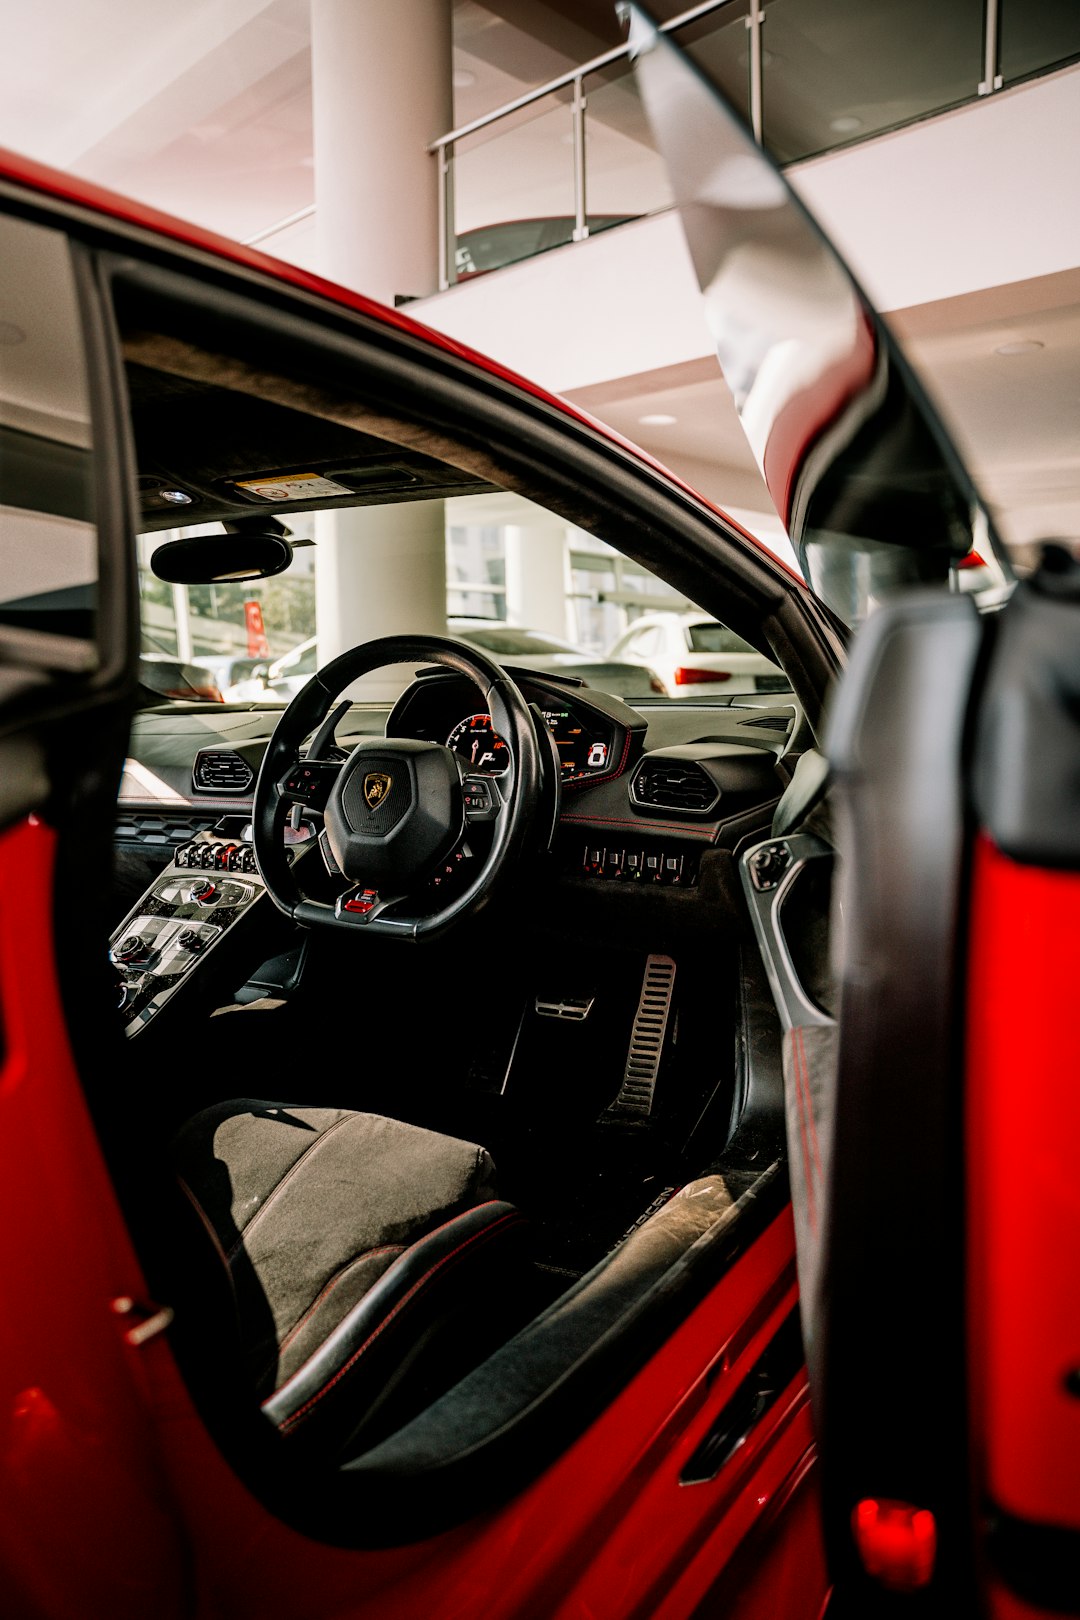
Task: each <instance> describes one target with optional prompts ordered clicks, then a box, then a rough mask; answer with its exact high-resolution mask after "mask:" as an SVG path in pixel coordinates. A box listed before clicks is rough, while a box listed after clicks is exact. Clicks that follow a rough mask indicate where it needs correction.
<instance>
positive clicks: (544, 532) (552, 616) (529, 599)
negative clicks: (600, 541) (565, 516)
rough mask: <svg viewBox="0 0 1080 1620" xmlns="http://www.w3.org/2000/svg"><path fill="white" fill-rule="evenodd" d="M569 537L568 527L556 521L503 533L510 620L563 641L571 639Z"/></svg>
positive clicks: (508, 529)
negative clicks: (568, 615) (567, 616)
mask: <svg viewBox="0 0 1080 1620" xmlns="http://www.w3.org/2000/svg"><path fill="white" fill-rule="evenodd" d="M568 536H569V530H568V529H567V527H566V525H565V524H564V523H559V522H558V521H557V520H554V519H548V520H547V521H546V522H540V523H536V524H529V525H528V526H521V527H518V526H517V525H516V524H515V525H510V526H508V527H507V528H506V529H505V530H504V538H505V543H506V617H507V619H508V620H509V622H510V623H511V624H521V625H526V626H528V628H529V629H531V630H541V631H543V632H544V634H545V635H549V636H557V637H559V639H560V640H562V641H566V640H567V639H569V638H568V635H567V623H566V604H567V598H568V595H569V579H568V559H567V551H568V547H567V539H568Z"/></svg>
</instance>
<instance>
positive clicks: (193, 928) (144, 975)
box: [109, 818, 264, 1036]
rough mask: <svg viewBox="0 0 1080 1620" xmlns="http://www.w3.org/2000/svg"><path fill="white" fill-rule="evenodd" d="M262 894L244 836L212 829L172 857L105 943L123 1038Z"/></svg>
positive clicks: (146, 1020)
mask: <svg viewBox="0 0 1080 1620" xmlns="http://www.w3.org/2000/svg"><path fill="white" fill-rule="evenodd" d="M230 819H231V818H230ZM263 893H264V890H263V882H262V879H261V878H260V876H259V874H258V871H257V870H256V867H255V856H254V852H253V850H252V848H251V845H250V843H248V842H247V841H246V840H245V839H243V838H242V837H239V838H238V837H235V836H229V834H228V833H226V832H222V831H219V830H218V829H216V828H215V829H214V830H213V831H209V830H207V831H204V832H200V833H198V834H197V835H196V836H195V838H193V839H192V840H191V841H190V842H189V843H186V844H181V845H180V846H179V848H178V849H176V850H175V851H174V853H173V858H172V860H171V862H170V863H169V865H168V866H167V867H166V868H165V870H164V872H162V873H161V875H160V876H159V877H158V878H157V879H155V881H154V883H153V884H152V885H151V886H150V888H149V889H148V890H147V891H146V893H145V894H144V895H143V897H142V899H141V900H139V901H138V903H137V904H136V905H135V906H134V907H133V908H132V910H131V911H129V912H128V914H127V916H126V917H125V918H124V920H123V922H122V923H121V924H120V926H119V928H117V930H116V932H115V933H114V934H113V936H112V939H111V940H110V945H109V956H110V958H111V960H112V962H113V964H114V966H115V968H116V970H117V974H118V984H117V990H118V994H119V997H120V1012H121V1017H122V1019H123V1021H124V1026H125V1033H126V1034H127V1035H129V1036H132V1035H137V1034H138V1033H139V1032H140V1031H141V1030H143V1029H145V1027H146V1025H147V1024H148V1023H149V1022H150V1020H151V1019H152V1018H153V1017H154V1016H155V1015H156V1014H157V1013H159V1012H160V1011H161V1009H162V1007H163V1006H164V1005H165V1003H166V1002H167V1001H168V1000H169V999H170V997H171V996H173V995H175V993H176V992H177V990H178V989H179V988H180V986H181V985H182V984H184V983H185V981H186V980H187V979H188V978H189V977H190V975H191V972H192V969H193V968H194V966H195V964H196V963H197V962H198V961H199V960H200V959H201V958H202V957H204V956H206V955H207V954H208V953H210V952H211V951H213V950H214V949H216V948H217V947H218V946H220V944H221V943H222V941H223V940H224V938H225V936H226V935H227V934H228V932H229V930H230V929H231V928H233V927H234V925H235V924H236V923H237V921H238V920H239V919H240V918H241V917H242V916H244V914H245V913H246V912H248V911H250V909H251V907H252V906H253V905H254V904H255V903H256V902H257V901H258V900H259V899H261V898H262V896H263Z"/></svg>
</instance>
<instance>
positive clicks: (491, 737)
mask: <svg viewBox="0 0 1080 1620" xmlns="http://www.w3.org/2000/svg"><path fill="white" fill-rule="evenodd" d="M446 746H447V748H452V749H453V750H454V752H455V754H460V755H461V757H462V759H464V760H465V762H466V764H467V765H468V766H469V769H470V770H473V771H486V772H488V774H489V775H491V776H497V775H499V774H500V773H501V772H502V771H505V769H506V767H507V766H508V765H509V763H510V750H509V749H508V748H507V746H506V744H505V743H504V742H503V740H502V738H501V737H500V736H499V733H498V732H497V731H496V730H495V729H494V727H493V726H492V724H491V716H490V714H469V715H466V717H465V719H464V720H459V721H458V723H457V725H456V726H455V727H454V729H453V731H452V732H451V733H450V735H449V737H447V739H446Z"/></svg>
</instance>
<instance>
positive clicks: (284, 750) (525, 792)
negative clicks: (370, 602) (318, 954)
mask: <svg viewBox="0 0 1080 1620" xmlns="http://www.w3.org/2000/svg"><path fill="white" fill-rule="evenodd" d="M418 663H428V664H441V665H443V666H445V667H446V668H447V669H451V670H453V671H454V672H455V673H456V674H458V675H465V676H467V677H468V679H469V680H470V681H472V682H473V683H474V685H476V686H477V687H478V688H479V689H480V692H481V694H482V695H483V700H484V703H485V705H486V707H487V712H488V713H490V715H491V722H492V725H493V727H494V729H495V730H496V731H497V732H498V734H499V736H500V737H501V738H502V739H503V741H504V742H505V743H506V745H507V749H508V752H509V755H510V763H509V765H508V767H507V769H506V771H505V772H503V774H502V775H501V776H499V777H495V776H488V775H482V774H479V773H476V772H473V771H470V769H469V768H468V766H467V764H466V762H465V760H464V759H462V758H461V756H460V755H459V754H456V753H454V751H453V750H452V749H450V748H446V747H443V745H442V744H440V743H433V742H418V741H414V740H413V739H411V738H405V737H380V738H374V737H373V738H365V739H364V740H363V741H362V742H359V743H357V745H356V747H355V748H354V749H353V751H352V753H351V754H350V755H349V756H348V758H347V759H346V760H345V761H344V763H343V764H341V765H338V764H336V763H333V762H330V761H325V760H320V759H318V758H317V752H319V751H321V749H322V748H323V747H324V746H325V744H326V743H328V742H329V741H330V739H331V737H332V735H333V729H334V727H333V721H330V722H329V723H326V724H324V722H326V721H327V717H328V715H329V714H330V710H331V706H332V705H333V704H334V701H335V699H336V698H338V697H339V696H340V694H341V693H342V692H343V691H344V690H345V688H346V687H348V686H351V685H352V683H353V682H354V681H356V680H358V679H359V678H360V676H361V675H367V674H369V673H370V672H371V671H372V670H375V669H381V668H382V667H383V666H384V665H386V664H418ZM538 728H539V730H538ZM313 731H314V732H317V733H318V734H317V736H316V737H315V738H314V740H313V743H312V748H311V750H310V753H309V756H308V757H306V758H304V759H303V760H301V758H300V746H301V744H302V743H303V741H304V739H305V737H307V736H309V735H310V734H311V733H312V732H313ZM539 731H542V732H543V736H544V741H543V742H542V741H541V737H540V735H539ZM544 746H546V747H548V748H549V750H550V746H551V744H550V739H549V738H548V734H547V727H546V726H544V724H543V721H542V720H540V719H538V718H537V717H536V716H534V713H533V711H532V710H531V709H530V707H529V705H528V704H527V703H526V701H525V699H524V697H523V696H522V694H521V692H520V691H519V690H518V688H517V686H515V684H514V682H513V681H512V680H511V679H510V677H509V676H508V675H507V673H506V671H505V670H503V669H501V668H500V667H499V665H498V664H496V663H494V662H493V661H492V660H491V659H490V658H486V657H485V656H484V655H483V653H480V652H477V651H476V650H474V649H473V648H471V647H464V646H462V645H460V644H459V643H458V642H455V641H449V640H446V639H443V638H441V637H438V636H421V635H416V636H384V637H382V638H381V639H380V640H378V641H367V642H364V643H363V644H362V645H361V646H359V647H353V648H352V650H351V651H349V652H345V653H342V654H341V656H340V657H339V658H335V659H333V660H332V661H331V662H330V663H329V664H326V665H324V666H323V668H322V669H320V670H318V671H317V673H316V674H314V675H313V676H312V677H311V679H310V680H309V681H308V682H307V684H306V685H305V686H303V687H302V688H301V690H300V691H299V692H298V693H297V694H296V696H295V697H294V698H293V700H292V702H291V703H290V704H289V706H288V708H287V709H286V710H285V712H284V714H283V715H282V716H281V719H280V720H279V721H278V723H277V726H276V727H275V728H274V734H273V736H272V737H271V739H270V742H269V745H268V747H267V750H266V753H265V754H264V756H263V762H262V768H261V770H260V771H259V779H258V782H257V783H256V786H255V800H254V805H253V807H252V818H251V820H252V842H253V845H254V851H255V862H256V865H257V866H258V869H259V875H260V876H261V878H262V880H263V883H264V884H265V885H266V890H267V893H268V894H269V895H270V898H271V900H273V902H274V904H275V905H276V906H277V908H278V910H279V911H283V912H284V913H285V914H286V916H289V917H292V918H293V919H294V920H295V921H296V922H299V923H304V924H315V925H321V926H329V927H333V928H345V929H351V930H354V931H362V932H364V933H368V934H385V935H392V936H393V937H394V938H397V939H412V940H417V939H425V938H431V937H432V936H434V935H436V934H441V933H442V932H443V930H444V929H446V928H448V927H449V926H450V925H451V924H453V923H456V922H458V921H460V920H461V919H462V918H464V917H466V916H469V915H471V914H472V913H474V912H476V911H478V910H479V909H480V907H481V906H482V905H484V904H485V902H486V901H487V900H488V899H489V898H490V895H491V893H492V891H493V890H494V888H495V887H496V885H497V883H498V881H499V879H500V878H501V877H502V876H503V875H504V874H506V873H507V872H508V871H509V870H510V869H511V868H512V867H513V865H514V864H515V862H516V860H517V858H518V856H519V855H520V854H521V851H522V849H523V847H524V846H525V844H526V842H527V840H528V839H529V837H530V834H531V832H532V830H533V828H534V826H535V823H536V819H537V815H538V812H539V809H540V805H541V800H542V796H543V790H544V784H545V782H546V780H547V778H548V776H549V772H548V770H547V765H548V761H547V760H546V758H545V757H544V755H543V754H542V747H544ZM329 779H332V781H333V785H332V787H330V791H329V796H328V797H327V798H326V805H325V811H324V825H323V831H322V832H321V833H320V835H319V843H320V846H321V848H322V851H323V858H324V860H325V863H326V866H327V868H328V869H329V871H330V872H331V874H333V875H335V876H338V877H339V878H340V879H341V881H342V883H343V884H344V885H345V886H344V887H343V889H342V892H341V893H340V894H339V895H338V896H337V898H336V899H335V900H334V901H333V902H332V903H331V902H328V901H325V900H317V899H312V898H310V897H308V896H307V895H305V894H304V893H303V892H302V890H301V889H300V886H299V883H298V881H297V876H296V874H295V873H294V871H293V868H292V866H291V864H290V860H289V852H288V851H287V849H286V847H285V843H284V831H285V823H286V820H287V818H288V815H289V811H290V809H291V807H292V805H293V804H297V803H299V804H303V805H311V804H313V803H316V804H317V803H318V801H319V798H320V797H321V794H322V792H324V791H325V787H326V785H327V783H328V780H329ZM557 786H558V771H557V770H556V771H555V773H554V791H557ZM552 820H554V815H553V817H552ZM474 823H488V824H490V825H491V827H492V839H491V847H490V850H489V851H488V854H487V856H486V858H485V859H484V860H483V862H482V863H481V865H480V870H479V872H478V873H477V875H476V877H475V878H473V880H472V882H471V883H469V885H468V887H467V888H466V889H465V890H464V891H463V892H461V893H459V894H457V895H456V897H455V898H454V899H452V900H450V901H448V902H447V903H445V904H443V905H441V906H439V905H436V909H435V910H433V911H431V912H425V913H424V914H423V915H419V916H414V915H405V914H402V913H401V912H400V910H399V908H400V907H401V905H402V902H403V901H405V900H406V899H407V898H408V896H409V895H410V894H412V893H414V892H415V890H416V889H418V888H419V887H420V885H421V884H422V883H423V882H424V881H425V880H426V879H427V878H428V877H429V875H430V874H431V873H432V872H434V871H435V870H436V869H437V868H438V866H439V865H440V863H443V862H445V861H446V860H447V858H448V857H449V856H451V855H452V853H453V852H454V851H455V850H456V849H457V848H458V846H459V845H460V844H461V841H462V839H463V838H464V836H465V834H466V830H467V828H468V827H469V826H470V825H472V824H474Z"/></svg>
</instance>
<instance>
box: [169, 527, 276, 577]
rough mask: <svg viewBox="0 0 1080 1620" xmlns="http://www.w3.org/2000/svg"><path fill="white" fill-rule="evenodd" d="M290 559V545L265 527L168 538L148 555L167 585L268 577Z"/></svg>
mask: <svg viewBox="0 0 1080 1620" xmlns="http://www.w3.org/2000/svg"><path fill="white" fill-rule="evenodd" d="M291 562H292V547H291V546H290V545H289V543H288V541H287V540H284V539H283V538H282V537H281V535H279V534H273V533H271V532H270V531H268V530H262V531H257V532H253V531H251V530H247V531H246V532H244V533H240V534H198V535H191V536H189V537H188V538H187V539H184V540H169V541H167V542H166V543H165V545H163V546H158V548H157V550H156V551H154V552H153V553H152V554H151V557H150V567H151V568H152V569H153V571H154V573H155V574H156V575H157V577H158V579H164V580H167V581H168V583H169V584H170V585H225V584H231V583H241V582H242V581H244V580H249V579H269V578H270V577H271V576H272V575H273V574H280V573H283V572H284V570H285V569H286V568H288V566H289V564H290V563H291Z"/></svg>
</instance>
